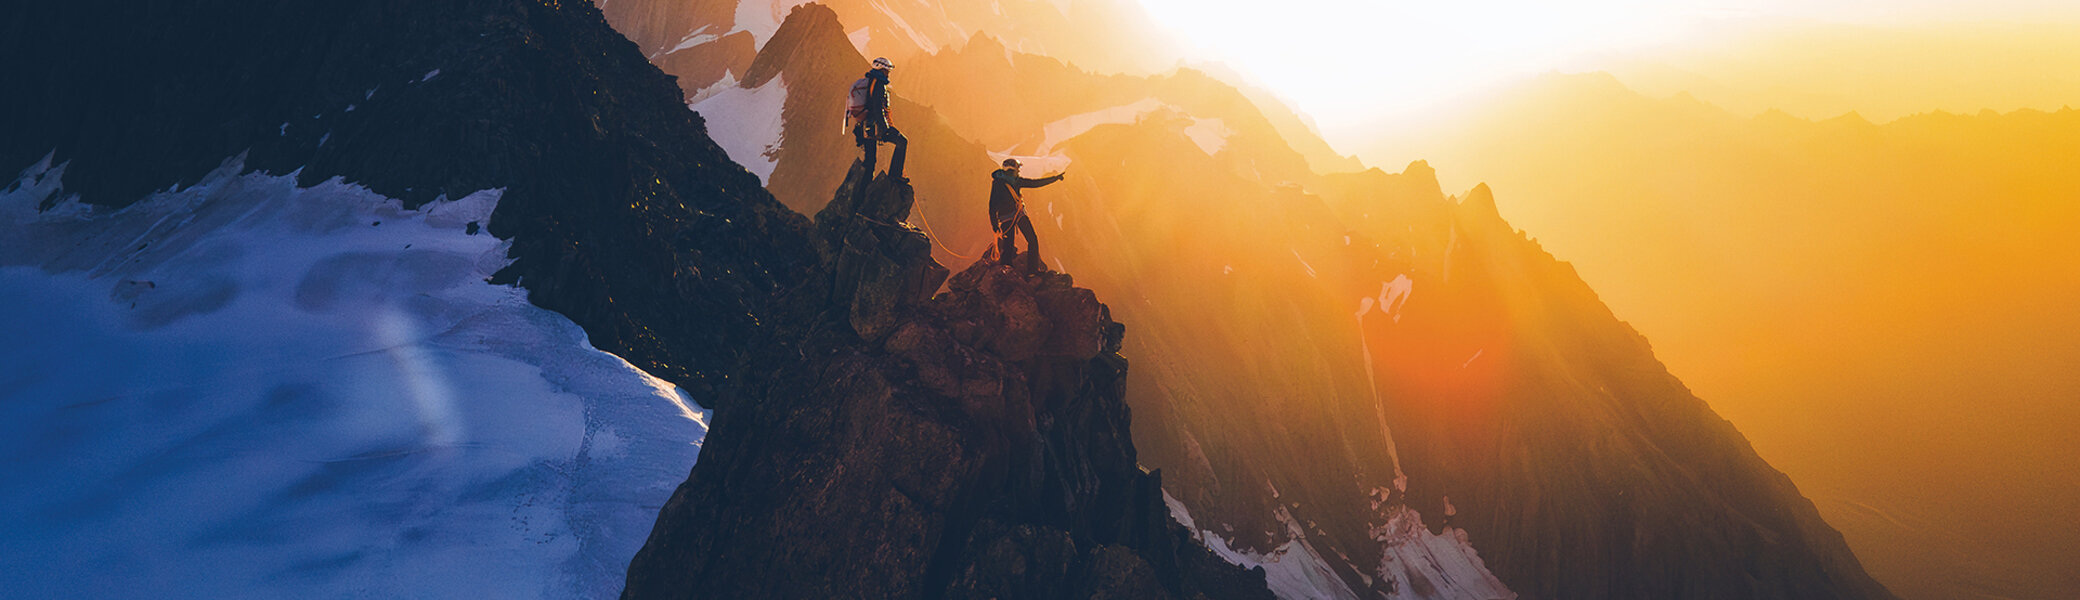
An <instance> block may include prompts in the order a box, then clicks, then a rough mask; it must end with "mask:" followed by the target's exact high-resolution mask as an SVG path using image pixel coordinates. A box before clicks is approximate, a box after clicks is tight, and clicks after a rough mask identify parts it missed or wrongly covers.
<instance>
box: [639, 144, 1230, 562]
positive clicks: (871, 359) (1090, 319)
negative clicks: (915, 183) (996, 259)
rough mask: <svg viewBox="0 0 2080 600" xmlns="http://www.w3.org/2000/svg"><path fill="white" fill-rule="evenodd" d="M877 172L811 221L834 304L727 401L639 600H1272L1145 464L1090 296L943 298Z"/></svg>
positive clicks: (1055, 291)
mask: <svg viewBox="0 0 2080 600" xmlns="http://www.w3.org/2000/svg"><path fill="white" fill-rule="evenodd" d="M862 178H863V173H862V172H861V170H860V169H854V170H853V172H852V174H851V177H849V178H848V180H847V182H846V183H845V184H844V185H843V186H841V190H840V195H839V197H838V198H836V199H834V200H833V201H832V202H831V204H830V206H831V207H832V208H827V209H826V210H824V211H823V213H822V214H820V215H819V219H818V223H817V226H818V229H819V231H820V232H821V233H822V235H821V236H820V237H819V238H818V245H819V250H820V251H821V252H822V253H823V255H824V256H826V257H830V259H831V260H832V261H833V274H834V276H835V281H837V282H838V283H837V284H836V285H835V286H833V287H832V288H830V289H831V290H833V291H832V293H830V294H829V295H828V297H827V298H826V299H825V300H826V301H825V302H822V303H821V304H822V305H823V306H825V309H824V310H823V311H822V312H821V314H820V315H818V316H817V317H815V318H812V319H809V320H806V321H804V322H803V323H802V325H803V326H804V327H803V328H802V330H801V331H799V333H798V335H799V336H800V338H799V340H800V341H799V343H798V345H796V346H795V348H796V349H797V352H796V353H795V355H794V357H793V358H792V360H782V361H781V362H777V363H774V364H770V365H764V366H763V367H761V368H760V369H758V370H756V371H754V372H753V373H751V374H750V376H751V380H752V381H756V382H758V387H757V388H756V389H755V390H753V391H752V393H753V395H754V396H755V397H756V398H757V401H755V402H743V403H731V404H726V405H724V406H723V407H721V408H719V409H718V410H717V412H716V415H715V428H714V430H713V432H712V433H711V434H710V436H709V438H708V440H707V442H706V445H705V446H704V447H703V451H702V459H701V462H700V464H698V465H695V467H694V471H693V474H692V476H691V478H689V479H688V480H687V482H686V483H685V484H684V485H682V486H680V488H679V490H678V491H677V492H675V493H674V494H673V496H672V499H671V501H670V502H669V503H667V504H666V506H665V508H664V510H663V512H662V513H661V514H660V515H659V517H658V523H657V527H656V529H655V530H653V531H652V533H651V538H650V541H649V543H648V544H647V545H645V547H644V549H643V551H642V552H641V553H640V554H639V555H638V556H637V557H636V560H635V561H634V562H633V563H632V564H631V565H630V567H629V581H628V588H627V590H626V592H625V593H624V597H627V598H753V597H758V598H816V597H871V598H925V597H932V598H940V597H944V598H1083V597H1117V598H1200V597H1205V598H1268V597H1269V592H1267V591H1265V589H1264V584H1263V579H1262V575H1261V574H1254V573H1252V572H1245V571H1241V570H1239V569H1237V568H1235V567H1233V566H1231V565H1228V564H1226V563H1224V562H1221V561H1220V560H1219V559H1217V558H1215V557H1214V556H1213V555H1212V554H1211V553H1209V552H1208V551H1206V550H1205V549H1204V548H1201V547H1200V546H1198V544H1197V543H1195V542H1193V541H1192V540H1191V539H1190V538H1189V536H1188V535H1187V533H1186V532H1185V531H1184V529H1183V528H1182V527H1181V526H1178V525H1176V524H1175V523H1173V522H1172V521H1171V519H1170V515H1169V512H1168V510H1167V509H1166V508H1165V506H1164V504H1163V499H1162V486H1161V479H1160V476H1159V475H1157V474H1152V473H1147V472H1144V471H1142V470H1141V468H1140V467H1139V466H1138V465H1137V461H1136V456H1135V452H1134V446H1133V442H1132V439H1131V437H1130V433H1129V429H1130V428H1129V422H1130V420H1129V416H1128V409H1127V405H1126V402H1125V398H1124V395H1125V375H1126V370H1127V362H1126V359H1124V358H1122V357H1121V356H1120V355H1119V344H1120V340H1121V337H1122V335H1123V333H1124V330H1125V328H1124V327H1123V326H1121V325H1119V324H1117V323H1115V322H1113V321H1112V320H1111V318H1110V316H1109V311H1108V310H1107V309H1106V308H1105V306H1104V305H1102V304H1100V303H1099V302H1098V301H1097V298H1096V296H1094V295H1093V294H1092V293H1091V292H1090V291H1089V290H1085V289H1081V288H1076V287H1073V286H1072V285H1071V282H1070V280H1069V277H1068V276H1065V275H1059V274H1051V273H1050V274H1042V275H1037V276H1029V275H1025V274H1022V273H1018V272H1016V271H1014V270H1012V269H1010V268H1007V267H1002V266H999V265H995V264H987V263H984V264H977V265H975V266H973V267H971V268H969V269H968V270H966V271H963V272H962V273H960V274H958V275H956V276H954V277H953V278H952V279H951V280H950V281H948V282H947V286H946V291H945V292H943V293H939V294H938V295H936V296H931V297H930V298H929V300H927V299H926V296H927V295H928V294H929V292H930V291H931V290H932V289H936V288H937V287H938V281H939V280H940V279H941V278H944V273H945V271H944V269H943V268H942V267H939V266H938V264H937V263H936V262H933V261H932V260H931V257H930V254H929V252H928V250H926V249H925V248H924V247H923V246H922V245H921V244H922V243H923V240H922V236H921V234H920V233H918V232H916V231H915V230H911V229H909V228H908V227H906V226H902V225H896V224H892V223H890V222H889V220H892V217H899V216H902V215H904V214H906V213H907V212H908V210H909V206H908V204H909V198H908V196H909V195H910V194H911V192H910V189H909V186H908V184H907V183H905V182H903V181H901V180H898V179H893V178H889V177H885V176H884V177H881V178H878V179H876V180H874V181H873V182H872V183H871V184H866V182H864V181H863V180H862ZM862 184H866V185H868V187H867V190H866V192H865V193H864V194H862V198H860V200H859V201H858V202H854V201H853V200H852V199H851V198H849V197H848V196H849V195H850V191H851V190H852V189H853V188H855V187H857V186H859V185H862ZM847 208H850V209H855V210H846V209H847ZM876 217H880V218H876ZM884 219H888V220H884ZM848 273H854V274H853V275H848ZM921 284H929V285H930V287H929V288H920V287H919V286H920V285H921ZM920 289H924V291H925V292H926V293H925V294H919V293H918V291H919V290H920Z"/></svg>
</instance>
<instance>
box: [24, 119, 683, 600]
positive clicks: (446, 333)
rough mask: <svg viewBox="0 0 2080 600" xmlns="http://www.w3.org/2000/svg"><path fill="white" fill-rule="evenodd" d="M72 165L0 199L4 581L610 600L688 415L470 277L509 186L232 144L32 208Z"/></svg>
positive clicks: (482, 268)
mask: <svg viewBox="0 0 2080 600" xmlns="http://www.w3.org/2000/svg"><path fill="white" fill-rule="evenodd" d="M62 168H63V167H62V166H59V167H56V168H53V167H52V166H51V165H50V164H49V161H48V160H46V161H45V162H44V163H43V164H40V165H37V166H36V167H33V168H31V169H30V170H29V171H28V172H26V173H24V174H23V176H22V177H21V179H20V183H21V184H22V185H20V186H19V187H18V188H16V189H14V190H12V191H9V192H6V193H4V194H0V340H5V341H6V343H5V344H0V513H5V514H7V515H9V518H8V519H4V520H0V564H5V565H8V567H7V568H6V569H0V589H6V590H8V594H9V595H19V596H20V597H34V598H68V597H93V598H102V597H155V598H166V597H198V598H202V597H206V598H288V597H321V598H344V597H412V598H488V597H496V598H572V597H610V596H613V595H615V594H616V593H618V590H619V588H620V585H621V579H622V575H623V569H624V568H625V565H626V564H627V562H628V559H629V557H630V556H633V555H634V553H635V551H636V550H637V548H638V547H640V546H641V544H642V543H643V540H644V538H645V536H646V535H647V534H648V532H649V529H650V525H651V523H652V521H653V520H654V519H655V515H656V509H657V507H658V506H659V505H660V504H662V503H663V502H664V500H665V499H666V498H667V497H668V496H669V495H670V493H671V491H672V489H673V488H674V486H676V485H677V484H678V483H679V482H680V481H681V480H683V479H684V478H685V475H686V471H687V469H688V468H689V467H690V466H691V465H692V464H693V462H694V460H695V458H696V456H697V454H698V452H699V443H700V440H701V439H702V437H703V436H704V435H705V433H706V430H707V428H706V425H705V423H704V422H703V420H704V419H705V414H704V413H703V412H701V411H698V410H696V409H695V408H694V406H693V405H692V404H691V403H690V402H689V400H690V399H689V398H687V397H686V395H685V394H684V393H683V392H681V391H680V390H678V389H677V388H675V387H673V386H672V385H670V384H668V383H665V382H663V381H659V380H657V379H655V378H653V377H650V376H649V375H647V374H645V373H643V372H642V371H640V370H637V369H636V368H634V367H632V366H630V365H629V364H628V363H627V362H624V361H622V360H621V359H619V358H617V357H615V356H613V355H611V354H607V353H604V352H600V351H598V350H595V349H593V348H592V347H590V345H589V344H588V343H587V342H586V339H585V334H584V332H583V331H582V330H580V329H579V328H578V327H577V326H576V325H574V324H572V323H571V322H570V321H569V320H567V319H565V318H564V317H562V316H561V315H558V314H555V313H552V312H549V311H545V310H542V309H540V308H537V307H535V306H533V305H531V304H529V303H528V302H527V301H526V299H525V297H524V294H525V292H523V291H522V290H518V289H515V288H510V287H502V286H493V285H490V284H489V283H486V282H485V278H486V277H487V276H488V275H489V274H490V273H491V272H492V271H494V270H496V269H497V268H499V267H501V266H502V265H504V264H505V258H504V254H505V249H506V244H505V243H504V242H501V241H499V240H497V239H495V238H493V237H492V236H491V235H489V234H488V233H484V232H482V231H481V229H480V228H481V226H482V224H483V223H485V222H486V219H487V217H488V216H489V214H490V212H491V210H492V208H493V207H495V206H496V204H497V201H498V197H499V195H500V192H499V191H497V190H491V191H485V192H479V193H477V194H474V195H471V196H469V197H466V198H462V199H458V200H453V201H437V202H435V203H433V204H430V205H428V206H427V207H424V209H423V210H411V211H408V210H404V209H402V208H401V207H400V206H399V204H398V202H397V201H395V200H392V199H388V198H384V197H382V196H380V195H378V194H375V193H372V192H370V191H368V190H366V189H364V188H360V187H358V186H353V185H348V184H343V183H339V182H337V181H333V182H326V183H321V184H319V185H316V186H313V187H310V188H298V187H296V185H295V182H294V177H292V176H267V175H259V174H249V175H239V174H238V172H239V170H240V169H239V166H238V165H237V164H236V163H235V162H234V163H231V164H227V165H226V166H225V167H224V168H222V169H220V170H218V171H217V172H215V173H213V174H211V175H210V176H208V177H207V178H206V179H204V180H203V181H202V182H200V183H199V184H198V185H195V186H193V187H189V188H186V189H182V190H179V191H177V192H175V191H167V192H161V193H158V194H154V195H152V196H151V197H149V198H146V199H144V200H142V201H140V202H138V203H136V204H134V205H132V206H130V207H128V208H124V209H120V210H110V209H101V208H92V207H85V206H82V205H79V204H77V203H74V202H60V203H58V204H57V205H56V207H55V208H52V209H50V210H47V211H42V212H38V211H37V210H36V207H37V205H38V203H40V202H41V201H42V200H43V199H44V198H45V197H47V196H49V195H51V194H52V193H53V192H54V191H55V184H56V181H57V180H58V176H57V173H59V172H61V171H62ZM472 223H475V224H476V225H475V226H472ZM469 231H476V232H477V233H475V234H474V235H472V234H470V233H468V232H469Z"/></svg>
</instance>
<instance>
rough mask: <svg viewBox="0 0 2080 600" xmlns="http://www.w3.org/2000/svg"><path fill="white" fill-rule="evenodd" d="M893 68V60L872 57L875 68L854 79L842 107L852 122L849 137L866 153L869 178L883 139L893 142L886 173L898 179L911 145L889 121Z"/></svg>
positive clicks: (894, 66)
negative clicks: (889, 99) (889, 92)
mask: <svg viewBox="0 0 2080 600" xmlns="http://www.w3.org/2000/svg"><path fill="white" fill-rule="evenodd" d="M895 68H896V65H895V63H894V62H890V61H889V60H888V59H887V58H876V59H874V68H873V69H871V70H868V71H867V74H866V76H865V77H861V78H859V81H856V82H853V84H852V94H851V97H850V98H849V100H850V104H849V105H848V106H847V107H846V110H845V116H846V117H847V118H848V119H849V120H851V121H852V122H853V125H852V139H853V141H854V142H857V143H858V144H859V146H860V149H861V150H863V151H864V152H866V163H867V174H868V176H869V177H871V176H872V175H873V173H874V161H875V155H876V154H878V153H879V152H880V149H881V143H882V142H888V143H892V144H895V145H896V153H895V156H894V157H893V158H890V159H889V161H888V174H889V175H894V176H895V177H897V178H898V179H900V178H902V176H903V155H905V154H907V153H908V152H909V148H910V140H909V139H908V138H905V137H903V132H901V131H896V128H895V126H894V125H890V124H889V120H888V72H889V71H890V70H892V69H895Z"/></svg>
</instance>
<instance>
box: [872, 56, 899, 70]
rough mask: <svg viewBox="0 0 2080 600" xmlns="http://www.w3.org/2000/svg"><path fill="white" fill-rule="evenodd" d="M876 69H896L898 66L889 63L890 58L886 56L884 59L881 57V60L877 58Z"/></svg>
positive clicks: (875, 61)
mask: <svg viewBox="0 0 2080 600" xmlns="http://www.w3.org/2000/svg"><path fill="white" fill-rule="evenodd" d="M874 68H876V69H893V68H896V64H895V63H892V62H889V61H888V57H886V56H884V57H881V58H876V59H874Z"/></svg>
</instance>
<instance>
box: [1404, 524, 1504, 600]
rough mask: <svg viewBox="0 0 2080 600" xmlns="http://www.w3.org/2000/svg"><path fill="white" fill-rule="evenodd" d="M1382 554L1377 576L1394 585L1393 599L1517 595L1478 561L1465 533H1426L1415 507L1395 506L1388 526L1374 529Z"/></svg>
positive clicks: (1497, 599) (1474, 599)
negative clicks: (1390, 581)
mask: <svg viewBox="0 0 2080 600" xmlns="http://www.w3.org/2000/svg"><path fill="white" fill-rule="evenodd" d="M1371 533H1372V539H1373V541H1376V542H1379V543H1380V548H1381V549H1383V550H1385V552H1384V553H1383V556H1382V557H1381V559H1380V564H1379V570H1378V571H1377V574H1378V575H1379V577H1380V578H1381V579H1388V580H1392V581H1393V582H1394V594H1393V595H1391V596H1389V598H1393V599H1395V600H1402V599H1408V600H1417V599H1430V598H1453V599H1466V600H1512V599H1514V598H1516V597H1517V594H1516V593H1515V592H1511V591H1510V590H1509V587H1508V586H1504V585H1503V584H1502V580H1499V579H1496V578H1495V574H1494V573H1490V572H1488V565H1487V563H1484V562H1482V561H1481V556H1480V553H1479V552H1476V551H1474V549H1473V544H1472V543H1470V542H1468V541H1466V531H1465V530H1463V529H1458V528H1454V527H1445V528H1444V531H1443V532H1442V533H1430V530H1429V529H1427V528H1425V527H1424V526H1423V516H1422V514H1420V513H1417V512H1416V511H1415V509H1411V508H1408V507H1405V506H1402V507H1396V508H1395V509H1394V510H1393V512H1392V515H1391V517H1390V518H1389V519H1388V520H1387V524H1386V525H1382V526H1379V527H1375V528H1373V530H1372V532H1371Z"/></svg>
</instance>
